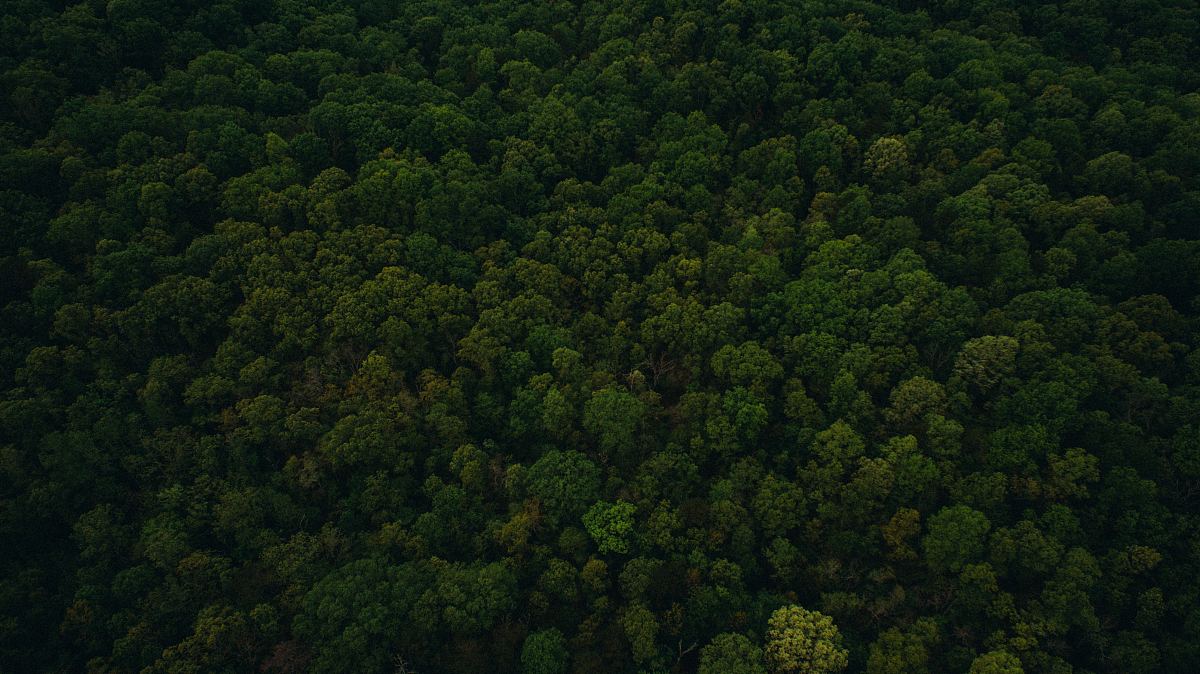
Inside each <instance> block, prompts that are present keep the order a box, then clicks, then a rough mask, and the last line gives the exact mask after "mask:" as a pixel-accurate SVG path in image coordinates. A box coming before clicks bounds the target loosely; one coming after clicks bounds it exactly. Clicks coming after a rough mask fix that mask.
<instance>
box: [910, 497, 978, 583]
mask: <svg viewBox="0 0 1200 674" xmlns="http://www.w3.org/2000/svg"><path fill="white" fill-rule="evenodd" d="M991 526H992V525H991V522H989V521H988V519H987V517H985V516H984V515H983V513H981V512H979V511H978V510H974V509H972V508H969V507H967V506H963V505H956V506H948V507H945V508H942V509H941V510H939V511H938V512H937V513H935V514H934V515H933V516H932V517H930V518H929V524H928V526H927V531H928V533H926V534H925V537H924V538H923V539H921V548H922V550H923V551H924V553H925V561H926V563H928V564H929V566H930V568H932V569H934V570H935V571H951V572H957V571H959V570H961V569H962V567H963V565H964V564H966V563H968V562H970V561H972V560H974V559H976V558H977V557H978V556H979V555H980V554H981V553H982V552H983V545H984V537H985V536H986V535H987V533H988V530H989V529H991Z"/></svg>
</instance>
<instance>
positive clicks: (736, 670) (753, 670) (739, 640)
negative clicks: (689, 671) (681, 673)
mask: <svg viewBox="0 0 1200 674" xmlns="http://www.w3.org/2000/svg"><path fill="white" fill-rule="evenodd" d="M762 663H763V652H762V649H761V648H759V647H758V646H756V645H755V644H754V643H753V642H752V641H750V640H749V639H747V638H746V637H745V636H744V635H742V634H737V633H733V632H724V633H721V634H718V635H717V636H715V637H713V640H712V642H710V643H709V644H708V645H706V646H705V647H704V648H702V649H700V668H699V669H698V670H697V671H698V672H699V674H767V670H766V668H765V667H763V664H762Z"/></svg>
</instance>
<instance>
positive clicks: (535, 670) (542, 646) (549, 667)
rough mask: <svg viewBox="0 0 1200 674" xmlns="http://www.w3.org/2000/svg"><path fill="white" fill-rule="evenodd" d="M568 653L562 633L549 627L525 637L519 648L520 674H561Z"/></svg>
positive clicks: (564, 667)
mask: <svg viewBox="0 0 1200 674" xmlns="http://www.w3.org/2000/svg"><path fill="white" fill-rule="evenodd" d="M569 659H570V652H569V651H568V650H567V640H566V638H565V637H563V634H562V632H560V631H558V630H557V629H555V628H553V627H551V628H549V629H544V630H540V631H537V632H534V633H533V634H530V635H529V636H527V637H525V644H524V645H523V646H521V674H563V673H564V672H566V671H567V664H568V662H569Z"/></svg>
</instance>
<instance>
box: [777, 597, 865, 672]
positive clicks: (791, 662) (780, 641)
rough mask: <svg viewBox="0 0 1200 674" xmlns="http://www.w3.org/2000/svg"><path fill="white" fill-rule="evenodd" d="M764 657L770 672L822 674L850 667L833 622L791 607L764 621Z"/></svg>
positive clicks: (797, 607) (799, 608)
mask: <svg viewBox="0 0 1200 674" xmlns="http://www.w3.org/2000/svg"><path fill="white" fill-rule="evenodd" d="M766 656H767V663H768V664H769V665H770V667H771V671H772V672H799V673H801V674H805V673H807V674H824V673H826V672H840V671H842V670H844V669H846V666H847V665H848V664H849V660H848V659H847V656H848V651H847V650H846V649H845V648H843V647H842V635H841V633H840V632H839V631H838V628H837V626H836V625H834V624H833V619H832V618H830V617H829V616H827V615H824V614H822V613H820V612H818V611H809V610H808V609H805V608H802V607H800V606H794V605H793V606H785V607H784V608H780V609H776V611H775V612H774V613H772V614H771V619H770V620H769V621H767V646H766Z"/></svg>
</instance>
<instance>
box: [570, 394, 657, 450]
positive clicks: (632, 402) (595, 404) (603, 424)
mask: <svg viewBox="0 0 1200 674" xmlns="http://www.w3.org/2000/svg"><path fill="white" fill-rule="evenodd" d="M645 413H646V406H645V404H644V403H642V401H641V400H639V399H638V398H636V397H635V396H634V395H633V394H631V393H629V392H628V391H623V390H620V389H616V388H611V387H609V388H605V389H602V390H600V391H597V392H596V393H594V394H592V397H591V398H590V399H589V400H588V401H587V402H586V403H584V406H583V427H584V429H585V430H587V432H588V433H591V434H592V436H593V437H595V438H596V441H597V443H598V444H599V446H600V448H601V449H602V450H604V451H606V452H616V451H621V450H628V449H630V448H631V446H632V445H633V443H634V439H635V434H636V432H637V430H638V427H639V425H640V424H641V422H642V417H643V415H644V414H645Z"/></svg>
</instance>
